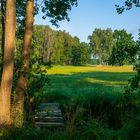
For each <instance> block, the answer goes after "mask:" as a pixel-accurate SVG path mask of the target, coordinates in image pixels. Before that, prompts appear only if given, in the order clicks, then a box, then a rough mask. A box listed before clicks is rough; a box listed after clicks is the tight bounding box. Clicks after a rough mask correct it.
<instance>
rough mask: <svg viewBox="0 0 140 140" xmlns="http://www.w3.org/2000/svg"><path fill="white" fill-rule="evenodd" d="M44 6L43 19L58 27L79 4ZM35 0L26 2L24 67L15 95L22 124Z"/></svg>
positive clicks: (55, 0) (55, 1) (71, 0)
mask: <svg viewBox="0 0 140 140" xmlns="http://www.w3.org/2000/svg"><path fill="white" fill-rule="evenodd" d="M43 3H44V5H43V6H42V12H43V13H46V14H45V15H44V16H43V18H45V17H46V16H47V17H50V18H52V19H51V22H52V24H54V25H57V23H58V21H61V20H64V19H67V20H68V10H71V7H72V6H73V5H75V4H77V2H76V0H66V1H62V0H44V1H43ZM34 12H35V11H34V0H27V1H26V21H25V33H24V41H23V50H22V66H21V69H20V75H19V78H18V81H17V86H16V95H15V107H16V109H15V110H16V112H18V113H19V116H20V117H21V120H20V122H21V124H19V126H22V123H23V117H22V116H23V110H24V100H25V96H26V91H27V83H28V78H27V75H28V71H29V64H30V47H31V42H32V33H33V22H34Z"/></svg>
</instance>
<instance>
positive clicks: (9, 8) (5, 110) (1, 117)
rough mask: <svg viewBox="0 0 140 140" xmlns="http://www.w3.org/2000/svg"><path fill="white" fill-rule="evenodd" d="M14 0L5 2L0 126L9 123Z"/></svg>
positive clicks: (14, 19)
mask: <svg viewBox="0 0 140 140" xmlns="http://www.w3.org/2000/svg"><path fill="white" fill-rule="evenodd" d="M15 30H16V0H7V1H6V20H5V39H4V64H3V72H2V79H1V88H0V125H9V124H10V123H11V111H10V96H11V89H12V80H13V68H14V47H15Z"/></svg>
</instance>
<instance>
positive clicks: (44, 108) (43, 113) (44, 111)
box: [35, 103, 64, 127]
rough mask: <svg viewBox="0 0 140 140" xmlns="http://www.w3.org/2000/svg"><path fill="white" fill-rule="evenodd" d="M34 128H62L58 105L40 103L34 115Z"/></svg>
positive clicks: (62, 123)
mask: <svg viewBox="0 0 140 140" xmlns="http://www.w3.org/2000/svg"><path fill="white" fill-rule="evenodd" d="M35 126H37V127H51V126H52V127H53V126H55V127H58V126H64V120H63V117H62V112H61V110H60V106H59V103H42V104H40V105H39V106H38V111H37V112H36V114H35Z"/></svg>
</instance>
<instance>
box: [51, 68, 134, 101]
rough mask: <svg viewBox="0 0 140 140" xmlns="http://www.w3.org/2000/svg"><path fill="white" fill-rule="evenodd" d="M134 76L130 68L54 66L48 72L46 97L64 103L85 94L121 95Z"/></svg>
mask: <svg viewBox="0 0 140 140" xmlns="http://www.w3.org/2000/svg"><path fill="white" fill-rule="evenodd" d="M134 75H135V72H134V71H133V68H132V67H131V66H123V67H111V66H54V67H52V68H51V69H49V70H48V77H49V79H50V84H49V87H48V95H50V97H53V96H56V95H58V98H59V100H63V101H64V99H65V98H66V99H72V98H74V97H77V96H83V95H84V96H85V95H86V94H88V95H89V94H95V93H96V94H122V93H123V92H124V88H125V86H126V85H127V83H128V80H129V79H131V78H132V77H133V76H134ZM88 95H87V96H88ZM61 96H62V98H61ZM58 98H56V97H55V98H54V99H52V100H57V99H58Z"/></svg>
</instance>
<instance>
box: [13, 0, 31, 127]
mask: <svg viewBox="0 0 140 140" xmlns="http://www.w3.org/2000/svg"><path fill="white" fill-rule="evenodd" d="M33 23H34V0H27V4H26V21H25V24H26V26H25V33H24V40H23V50H22V61H23V62H22V67H21V71H20V75H19V78H18V81H17V85H16V94H15V99H14V120H15V125H16V126H18V127H22V125H23V121H24V101H25V98H26V91H27V81H28V79H27V74H28V71H29V60H30V46H31V42H32V33H33Z"/></svg>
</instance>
